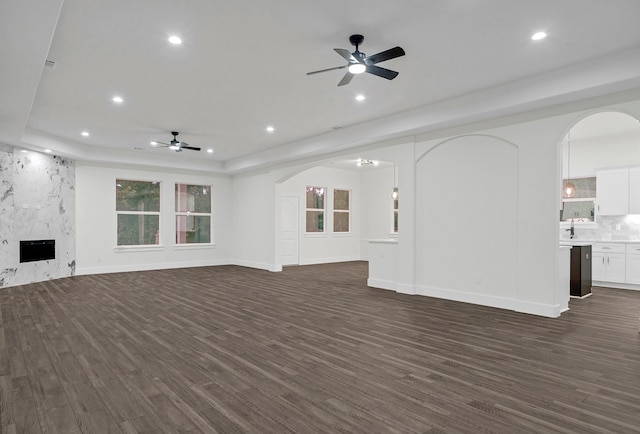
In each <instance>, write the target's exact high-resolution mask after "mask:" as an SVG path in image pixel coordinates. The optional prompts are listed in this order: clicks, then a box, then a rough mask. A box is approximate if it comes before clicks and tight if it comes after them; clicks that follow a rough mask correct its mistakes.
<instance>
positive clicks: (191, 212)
mask: <svg viewBox="0 0 640 434" xmlns="http://www.w3.org/2000/svg"><path fill="white" fill-rule="evenodd" d="M203 243H205V244H208V243H211V186H210V185H190V184H176V244H203Z"/></svg>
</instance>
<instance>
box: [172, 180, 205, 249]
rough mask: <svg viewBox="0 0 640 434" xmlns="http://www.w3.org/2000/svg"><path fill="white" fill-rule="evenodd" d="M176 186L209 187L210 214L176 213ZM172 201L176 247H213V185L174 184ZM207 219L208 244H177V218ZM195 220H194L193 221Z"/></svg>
mask: <svg viewBox="0 0 640 434" xmlns="http://www.w3.org/2000/svg"><path fill="white" fill-rule="evenodd" d="M178 185H195V186H197V187H209V191H210V197H209V200H210V201H211V203H210V204H209V209H210V210H211V212H208V213H206V212H193V211H178V209H177V208H178V198H177V197H176V186H178ZM173 199H174V202H175V203H174V207H173V209H174V212H175V216H174V219H173V224H174V235H175V236H174V243H175V246H176V247H181V248H197V247H206V246H213V245H215V244H214V242H213V185H209V184H206V185H203V184H195V183H188V182H176V183H175V185H174V187H173ZM200 216H204V217H209V242H208V243H178V217H200ZM194 220H195V219H194Z"/></svg>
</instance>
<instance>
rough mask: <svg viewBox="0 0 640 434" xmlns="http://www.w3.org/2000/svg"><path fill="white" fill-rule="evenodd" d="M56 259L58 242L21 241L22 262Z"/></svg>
mask: <svg viewBox="0 0 640 434" xmlns="http://www.w3.org/2000/svg"><path fill="white" fill-rule="evenodd" d="M47 259H56V240H27V241H20V262H34V261H45V260H47Z"/></svg>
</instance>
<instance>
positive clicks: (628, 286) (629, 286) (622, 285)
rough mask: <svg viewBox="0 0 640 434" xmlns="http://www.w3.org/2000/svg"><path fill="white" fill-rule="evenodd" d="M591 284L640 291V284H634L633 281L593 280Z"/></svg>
mask: <svg viewBox="0 0 640 434" xmlns="http://www.w3.org/2000/svg"><path fill="white" fill-rule="evenodd" d="M591 286H603V287H605V288H617V289H632V290H634V291H640V285H634V284H632V283H617V282H601V281H596V280H594V281H593V282H591Z"/></svg>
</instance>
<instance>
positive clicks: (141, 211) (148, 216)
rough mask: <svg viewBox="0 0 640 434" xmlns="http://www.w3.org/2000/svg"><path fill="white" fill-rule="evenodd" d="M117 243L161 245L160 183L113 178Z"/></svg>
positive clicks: (120, 244) (123, 244)
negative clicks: (114, 183) (114, 180)
mask: <svg viewBox="0 0 640 434" xmlns="http://www.w3.org/2000/svg"><path fill="white" fill-rule="evenodd" d="M116 217H117V220H118V223H117V227H118V235H117V245H118V246H141V245H149V244H160V183H159V182H155V181H130V180H126V179H116Z"/></svg>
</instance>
